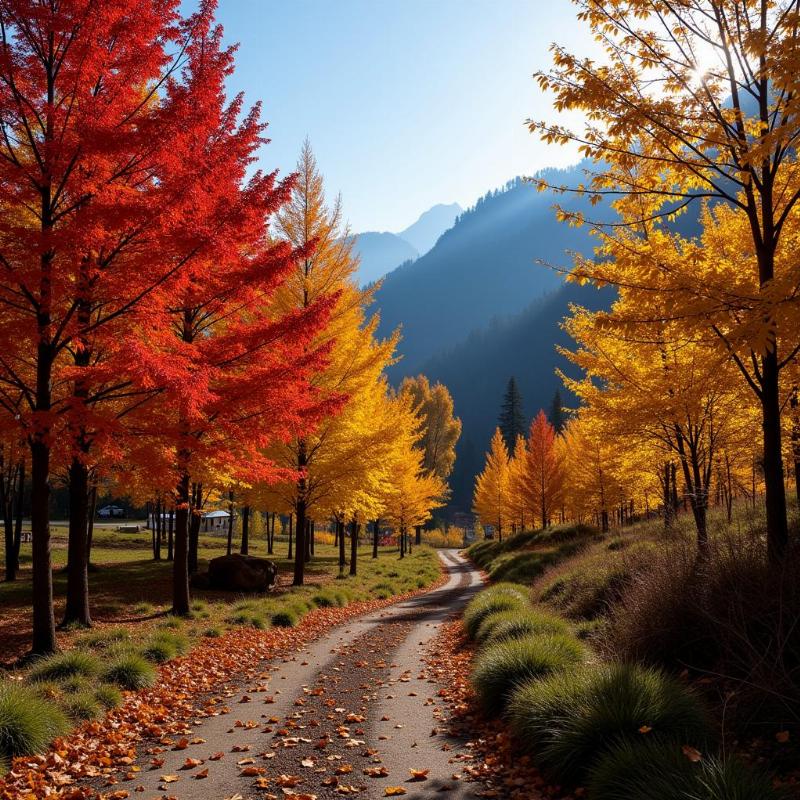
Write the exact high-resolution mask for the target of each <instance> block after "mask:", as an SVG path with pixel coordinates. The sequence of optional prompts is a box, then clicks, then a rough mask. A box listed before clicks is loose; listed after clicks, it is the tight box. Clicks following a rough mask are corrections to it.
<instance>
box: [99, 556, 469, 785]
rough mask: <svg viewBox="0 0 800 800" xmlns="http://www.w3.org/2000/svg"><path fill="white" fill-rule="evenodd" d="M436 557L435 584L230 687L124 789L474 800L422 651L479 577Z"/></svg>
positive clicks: (458, 562)
mask: <svg viewBox="0 0 800 800" xmlns="http://www.w3.org/2000/svg"><path fill="white" fill-rule="evenodd" d="M440 557H441V558H442V561H443V562H444V565H445V568H446V569H447V571H448V573H449V580H448V582H447V583H446V584H445V585H444V586H443V587H442V588H440V589H436V590H434V591H431V592H428V593H426V594H424V595H418V596H417V597H414V598H412V599H411V600H408V601H405V602H402V603H398V604H396V605H394V606H389V607H387V608H384V609H382V610H381V611H378V612H375V613H374V614H367V615H365V616H363V617H359V618H357V619H356V620H353V621H352V622H350V623H348V624H347V625H343V626H341V627H340V628H337V629H335V630H333V631H331V632H330V633H329V634H328V635H327V636H325V637H323V638H322V639H319V640H317V641H316V642H314V643H313V644H312V645H310V646H309V647H307V648H305V649H303V650H300V651H298V652H297V653H296V654H295V655H294V656H292V657H290V658H285V659H282V660H279V661H276V662H271V663H266V664H265V665H264V668H263V671H262V672H260V673H259V675H258V676H257V677H256V679H255V680H254V681H253V682H251V683H249V684H247V685H243V686H236V687H233V686H232V687H231V688H230V690H229V691H228V692H227V693H226V694H227V696H228V705H227V706H225V707H221V708H220V714H219V716H215V717H210V718H205V719H202V720H198V721H197V723H196V724H195V725H194V726H193V727H192V729H191V730H190V731H189V730H187V732H186V738H185V740H184V741H183V742H181V743H180V744H181V749H178V750H176V749H172V748H169V747H165V748H163V752H158V753H155V754H152V753H151V755H150V756H148V758H147V759H145V760H143V761H142V762H141V763H140V764H139V766H140V768H141V771H140V772H138V773H137V774H136V776H135V778H134V780H133V781H131V783H130V790H131V797H137V798H142V800H154V798H162V797H164V796H167V797H169V798H173V797H174V798H178V799H179V800H206V799H208V800H226V799H227V798H236V800H251V799H252V800H257V799H258V800H269V798H271V797H278V798H283V797H291V796H292V795H294V796H295V798H296V800H310V798H311V797H316V798H318V799H319V800H323V798H338V797H342V796H345V795H351V794H352V795H355V796H357V797H360V798H377V797H384V796H387V795H386V792H387V789H388V788H389V787H402V789H404V790H405V791H404V792H402V794H404V796H405V797H407V798H409V800H410V799H411V798H413V799H414V800H421V798H433V797H447V798H448V799H449V798H452V799H453V800H471V799H472V798H475V797H476V795H475V794H474V792H473V790H472V789H471V787H470V784H468V783H466V782H464V781H462V780H460V779H459V775H458V773H459V762H460V759H461V756H462V755H463V745H462V743H461V742H459V741H457V740H453V739H450V738H448V737H447V736H446V735H445V734H444V733H443V732H439V730H438V728H439V727H443V726H441V724H440V723H439V721H438V719H437V713H438V711H439V704H438V702H437V692H438V688H439V687H437V686H436V685H435V684H432V683H431V682H429V681H428V680H427V679H426V678H425V677H423V670H424V666H425V665H424V662H423V655H424V651H425V649H426V646H427V645H428V644H429V642H430V640H431V639H433V637H434V636H435V635H436V633H437V631H438V629H439V627H440V626H441V625H442V623H443V622H444V621H446V620H447V619H448V617H450V616H451V615H452V613H453V612H455V611H458V610H459V609H460V608H461V607H463V605H464V604H465V603H466V602H467V600H469V598H470V597H471V596H472V595H473V594H474V593H475V592H476V591H477V590H478V589H479V588H480V585H481V581H480V576H479V574H478V573H477V572H476V571H475V570H474V569H473V568H472V567H471V565H470V564H469V563H468V562H467V561H465V560H464V559H463V558H461V556H459V555H458V553H457V552H456V551H454V550H446V551H440ZM159 749H161V748H159ZM150 759H154V763H151V761H150ZM411 770H418V771H420V772H419V773H418V777H416V778H414V777H413V776H412V774H411ZM175 778H177V780H175ZM126 784H127V782H124V783H123V784H118V786H117V787H115V788H122V787H123V786H125V788H129V786H128V785H126ZM134 786H135V787H137V788H138V787H140V786H141V787H143V789H144V791H142V789H138V791H136V792H135V793H134V792H133V791H132V790H133V788H134ZM397 793H398V794H401V792H399V791H398V792H397Z"/></svg>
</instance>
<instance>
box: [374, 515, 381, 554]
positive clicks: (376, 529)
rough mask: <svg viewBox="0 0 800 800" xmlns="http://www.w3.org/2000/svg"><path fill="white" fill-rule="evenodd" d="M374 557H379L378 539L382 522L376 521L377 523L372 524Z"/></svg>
mask: <svg viewBox="0 0 800 800" xmlns="http://www.w3.org/2000/svg"><path fill="white" fill-rule="evenodd" d="M372 526H373V527H372V557H373V558H377V557H378V537H379V536H380V534H381V521H380V520H379V519H376V520H375V522H373V523H372Z"/></svg>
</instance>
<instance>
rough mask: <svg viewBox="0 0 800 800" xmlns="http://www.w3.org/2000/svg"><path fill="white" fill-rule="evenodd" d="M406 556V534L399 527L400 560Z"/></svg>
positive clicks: (403, 529) (402, 528)
mask: <svg viewBox="0 0 800 800" xmlns="http://www.w3.org/2000/svg"><path fill="white" fill-rule="evenodd" d="M405 555H406V532H405V528H404V527H403V526H402V525H401V526H400V558H405Z"/></svg>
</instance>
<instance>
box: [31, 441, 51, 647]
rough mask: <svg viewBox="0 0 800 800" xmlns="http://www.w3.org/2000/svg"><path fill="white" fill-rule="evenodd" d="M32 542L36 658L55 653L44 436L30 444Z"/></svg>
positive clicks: (47, 452)
mask: <svg viewBox="0 0 800 800" xmlns="http://www.w3.org/2000/svg"><path fill="white" fill-rule="evenodd" d="M31 539H32V551H33V642H32V646H31V650H32V652H33V653H34V654H35V655H46V654H48V653H54V652H55V651H56V623H55V616H54V613H53V572H52V566H51V562H50V448H49V446H48V445H47V444H46V442H45V441H43V437H42V436H41V435H37V436H35V438H34V439H33V440H32V442H31Z"/></svg>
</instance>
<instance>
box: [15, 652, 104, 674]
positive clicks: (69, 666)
mask: <svg viewBox="0 0 800 800" xmlns="http://www.w3.org/2000/svg"><path fill="white" fill-rule="evenodd" d="M99 671H100V662H99V661H98V660H97V658H96V657H95V656H93V655H92V654H91V653H84V652H82V651H80V650H69V651H68V652H66V653H56V654H55V655H52V656H48V657H47V658H42V659H39V660H38V661H37V662H36V663H35V664H34V665H33V667H32V668H31V671H30V673H29V674H28V677H29V678H30V680H32V681H60V680H66V679H67V678H73V677H76V676H79V677H87V678H90V677H92V676H93V675H96V674H97V673H98V672H99Z"/></svg>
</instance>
